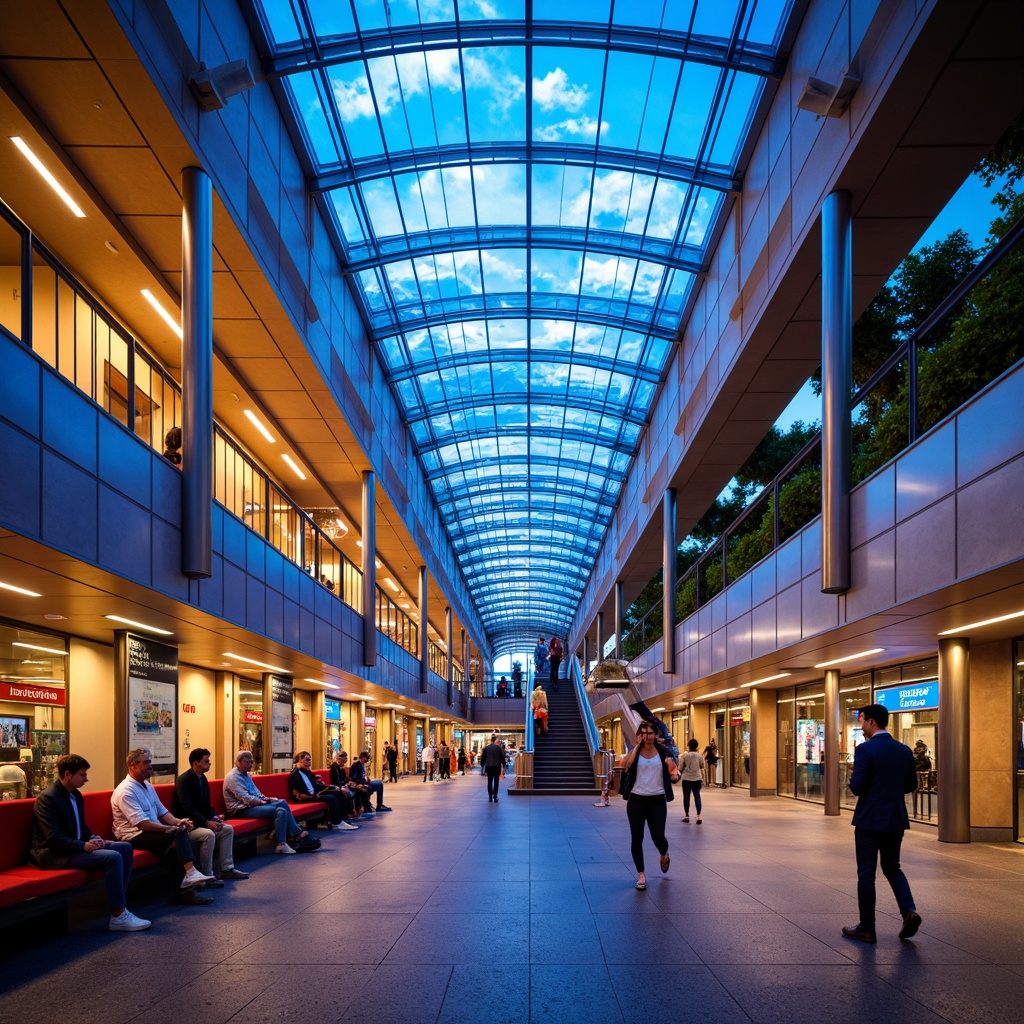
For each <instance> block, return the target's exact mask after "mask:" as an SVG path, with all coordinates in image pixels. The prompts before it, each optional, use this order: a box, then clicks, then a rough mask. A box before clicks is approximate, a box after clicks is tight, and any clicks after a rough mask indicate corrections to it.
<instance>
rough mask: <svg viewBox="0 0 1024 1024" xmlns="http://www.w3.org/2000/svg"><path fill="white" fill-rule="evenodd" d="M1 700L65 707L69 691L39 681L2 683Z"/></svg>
mask: <svg viewBox="0 0 1024 1024" xmlns="http://www.w3.org/2000/svg"><path fill="white" fill-rule="evenodd" d="M0 700H16V701H20V702H21V703H23V704H50V705H53V706H56V707H64V706H65V705H66V704H67V702H68V692H67V690H64V689H61V688H59V687H55V686H42V685H40V684H39V683H0Z"/></svg>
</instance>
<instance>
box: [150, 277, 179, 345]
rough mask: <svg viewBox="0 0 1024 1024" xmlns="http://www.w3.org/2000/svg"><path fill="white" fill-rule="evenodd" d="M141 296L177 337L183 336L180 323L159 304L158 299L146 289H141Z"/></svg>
mask: <svg viewBox="0 0 1024 1024" xmlns="http://www.w3.org/2000/svg"><path fill="white" fill-rule="evenodd" d="M142 297H143V298H144V299H145V300H146V301H147V302H148V303H149V304H150V305H151V306H152V307H153V308H154V309H155V310H156V311H157V313H159V314H160V318H161V319H162V320H163V322H164V323H165V324H167V326H168V327H170V329H171V330H172V331H174V333H175V334H176V335H177V336H178V337H179V338H184V333H183V332H182V329H181V324H179V323H178V321H177V320H175V319H174V317H173V316H171V314H170V313H168V312H167V310H166V309H164V307H163V306H161V305H160V300H159V299H158V298H157V297H156V296H155V295H154V294H153V293H152V292H151V291H150V290H149V289H148V288H143V289H142Z"/></svg>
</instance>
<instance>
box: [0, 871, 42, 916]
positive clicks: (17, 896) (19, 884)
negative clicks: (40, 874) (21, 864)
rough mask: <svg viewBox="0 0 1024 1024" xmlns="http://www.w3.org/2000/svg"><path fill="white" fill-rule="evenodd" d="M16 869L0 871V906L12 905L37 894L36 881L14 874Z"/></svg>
mask: <svg viewBox="0 0 1024 1024" xmlns="http://www.w3.org/2000/svg"><path fill="white" fill-rule="evenodd" d="M16 870H17V869H15V870H14V871H4V872H2V873H0V907H12V906H14V904H16V903H24V901H25V900H30V899H32V898H33V897H34V896H38V895H39V891H38V889H37V886H38V884H39V883H38V881H37V880H36V879H35V878H23V877H21V876H19V875H16V874H15V871H16Z"/></svg>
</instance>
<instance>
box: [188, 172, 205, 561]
mask: <svg viewBox="0 0 1024 1024" xmlns="http://www.w3.org/2000/svg"><path fill="white" fill-rule="evenodd" d="M182 191H183V193H184V204H183V208H182V219H181V330H182V339H181V437H182V462H181V571H182V573H183V574H184V575H185V576H188V577H190V578H191V579H208V578H209V577H210V576H212V575H213V187H212V185H211V184H210V179H209V177H208V175H207V174H206V172H205V171H203V170H201V169H200V168H198V167H186V168H185V170H184V171H183V172H182Z"/></svg>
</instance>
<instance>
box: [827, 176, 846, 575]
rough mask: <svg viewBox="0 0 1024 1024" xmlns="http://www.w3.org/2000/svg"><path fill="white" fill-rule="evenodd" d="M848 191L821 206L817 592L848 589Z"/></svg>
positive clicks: (832, 197) (829, 199)
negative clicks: (819, 551)
mask: <svg viewBox="0 0 1024 1024" xmlns="http://www.w3.org/2000/svg"><path fill="white" fill-rule="evenodd" d="M852 352H853V231H852V219H851V216H850V193H849V192H833V193H831V194H830V195H829V196H828V197H827V198H826V199H825V202H824V204H823V205H822V208H821V591H822V593H823V594H841V593H844V592H845V591H847V590H849V589H850V465H851V457H852V456H851V450H850V391H851V387H852V380H853V355H852Z"/></svg>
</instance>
